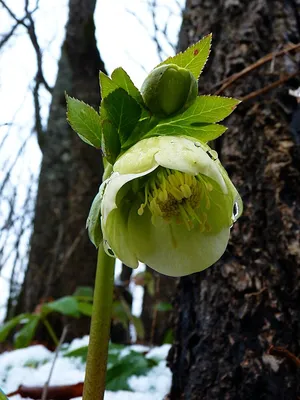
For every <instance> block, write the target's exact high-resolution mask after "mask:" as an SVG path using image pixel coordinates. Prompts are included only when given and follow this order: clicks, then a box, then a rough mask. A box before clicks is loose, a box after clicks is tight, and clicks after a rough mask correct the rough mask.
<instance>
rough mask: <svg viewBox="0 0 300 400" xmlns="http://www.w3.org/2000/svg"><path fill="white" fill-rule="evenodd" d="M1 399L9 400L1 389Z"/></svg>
mask: <svg viewBox="0 0 300 400" xmlns="http://www.w3.org/2000/svg"><path fill="white" fill-rule="evenodd" d="M0 400H8V398H7V397H6V396H5V394H4V393H3V392H2V390H1V389H0Z"/></svg>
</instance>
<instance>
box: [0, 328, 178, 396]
mask: <svg viewBox="0 0 300 400" xmlns="http://www.w3.org/2000/svg"><path fill="white" fill-rule="evenodd" d="M87 344H88V337H87V336H85V337H84V338H82V339H75V340H73V342H72V343H71V344H70V345H69V346H65V347H67V350H68V351H71V350H72V351H73V350H75V349H77V348H80V347H82V346H86V345H87ZM169 349H170V345H163V346H161V347H154V348H152V349H150V348H149V347H147V346H141V345H132V346H128V347H126V348H125V349H123V350H121V352H120V355H121V357H125V356H126V355H128V354H129V352H130V350H134V351H135V352H141V353H145V352H148V353H147V355H146V357H147V358H151V359H155V360H157V361H158V365H156V366H154V367H153V368H151V369H150V370H149V371H148V373H147V374H146V375H142V376H134V375H133V376H131V377H130V378H129V379H128V381H127V382H128V385H129V387H130V388H131V389H132V390H133V391H132V392H130V391H124V390H120V391H117V392H111V391H106V393H105V400H162V399H163V398H164V396H165V395H166V394H167V393H168V392H169V389H170V385H171V372H170V370H169V369H168V368H167V366H166V361H165V359H166V356H167V354H168V351H169ZM63 352H64V351H63V350H62V351H61V353H60V354H59V356H58V358H57V361H56V363H55V368H54V371H53V374H52V378H51V381H50V385H68V384H76V383H78V382H83V380H84V374H85V372H84V371H85V365H84V363H83V362H82V361H81V359H80V358H70V357H63ZM53 357H54V353H52V352H50V351H49V350H47V349H46V348H45V347H44V346H41V345H36V346H30V347H28V348H25V349H20V350H15V351H11V352H5V353H3V354H0V387H1V389H2V390H3V391H4V393H10V392H13V391H15V390H17V388H18V387H19V385H21V384H22V385H26V386H42V385H43V384H44V383H45V381H46V380H47V379H48V376H49V371H50V368H51V366H52V360H53ZM10 399H11V400H21V399H22V398H21V397H20V396H19V395H15V396H12V397H10ZM23 400H24V399H23ZM28 400H30V399H28ZM74 400H75V399H74ZM76 400H81V398H79V397H78V398H76Z"/></svg>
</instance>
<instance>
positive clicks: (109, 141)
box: [101, 106, 121, 164]
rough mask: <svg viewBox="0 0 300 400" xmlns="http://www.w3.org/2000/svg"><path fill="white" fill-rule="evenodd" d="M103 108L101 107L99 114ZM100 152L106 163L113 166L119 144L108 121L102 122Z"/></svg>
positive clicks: (118, 152) (115, 132)
mask: <svg viewBox="0 0 300 400" xmlns="http://www.w3.org/2000/svg"><path fill="white" fill-rule="evenodd" d="M103 110H104V108H103V106H102V110H101V113H102V114H103V112H102V111H103ZM102 135H103V136H102V151H103V154H104V156H105V157H106V158H107V161H108V162H109V163H110V164H114V162H115V161H116V158H117V157H118V155H119V154H120V151H121V143H120V138H119V134H118V130H117V128H116V127H115V126H114V124H113V123H112V121H110V120H109V119H104V120H102Z"/></svg>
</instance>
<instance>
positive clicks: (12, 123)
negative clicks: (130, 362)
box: [0, 0, 184, 321]
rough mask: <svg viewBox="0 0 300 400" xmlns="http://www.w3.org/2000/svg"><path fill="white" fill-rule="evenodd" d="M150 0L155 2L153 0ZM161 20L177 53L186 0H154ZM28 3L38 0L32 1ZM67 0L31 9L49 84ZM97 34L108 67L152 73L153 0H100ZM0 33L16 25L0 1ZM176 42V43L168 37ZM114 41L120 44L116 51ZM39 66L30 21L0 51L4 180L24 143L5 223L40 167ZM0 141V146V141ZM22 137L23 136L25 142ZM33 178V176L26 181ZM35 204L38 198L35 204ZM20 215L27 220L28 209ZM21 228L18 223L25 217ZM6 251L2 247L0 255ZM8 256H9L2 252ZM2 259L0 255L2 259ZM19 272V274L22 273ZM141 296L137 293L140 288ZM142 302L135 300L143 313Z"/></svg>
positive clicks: (16, 6) (10, 245) (44, 96)
mask: <svg viewBox="0 0 300 400" xmlns="http://www.w3.org/2000/svg"><path fill="white" fill-rule="evenodd" d="M24 2H25V0H6V4H7V5H8V6H9V7H10V8H11V9H12V11H13V12H14V13H15V15H16V16H17V17H18V18H22V17H23V15H24V11H23V10H24ZM151 2H153V1H152V0H151ZM156 3H157V8H156V19H155V23H156V24H157V26H158V27H159V28H160V29H161V30H164V28H165V29H166V35H163V34H161V33H159V34H158V36H157V40H158V41H159V43H160V45H161V46H162V49H163V54H162V57H163V59H164V58H166V57H168V56H171V55H173V54H174V46H176V43H177V36H178V31H179V28H180V24H181V10H182V8H183V6H184V0H157V1H156ZM29 4H30V7H29V8H30V9H32V8H34V6H35V4H36V2H35V1H29ZM67 14H68V1H66V0H51V1H48V0H40V1H39V8H38V10H37V11H36V12H35V14H34V20H35V28H36V32H37V36H38V40H39V45H40V47H41V48H42V49H43V71H44V75H45V78H46V80H47V82H48V83H49V85H50V86H53V85H54V84H55V79H56V73H57V61H58V59H59V55H60V46H61V43H62V41H63V38H64V27H65V24H66V21H67ZM94 18H95V24H96V38H97V43H98V48H99V50H100V54H101V57H102V59H103V60H104V63H105V67H106V70H107V71H108V73H111V72H112V71H113V69H115V68H117V67H119V66H122V67H123V68H124V69H125V70H126V71H127V72H128V74H129V75H130V76H131V78H132V80H133V82H134V83H135V84H136V85H137V86H138V87H140V86H141V84H142V82H143V80H144V79H145V77H146V75H147V73H149V72H150V71H151V69H152V68H154V67H155V66H156V65H157V64H158V63H159V62H160V59H159V56H158V52H157V47H156V45H155V42H154V41H153V35H154V34H155V30H154V23H153V16H152V13H151V10H150V8H149V6H148V1H143V0H131V1H130V2H128V1H126V0H114V1H111V0H98V2H97V7H96V11H95V15H94ZM0 20H1V25H0V40H1V35H2V34H5V33H6V32H8V31H9V30H10V29H11V26H12V24H13V20H12V19H11V17H10V16H9V15H8V13H7V12H6V10H4V9H3V8H1V6H0ZM170 43H172V44H173V47H172V46H171V45H170ZM116 49H117V51H116ZM35 73H36V58H35V52H34V50H33V47H32V45H31V42H30V40H29V38H28V35H27V32H26V31H25V28H23V27H19V28H18V29H17V31H16V33H15V35H14V36H13V38H11V39H10V41H9V42H8V43H7V44H6V45H5V46H4V48H3V49H2V51H1V52H0V110H1V111H2V112H0V165H1V168H2V169H1V170H0V185H1V182H2V181H3V179H4V176H5V174H6V172H7V171H8V170H9V169H10V167H11V165H12V164H13V163H14V160H15V159H16V158H17V153H18V151H19V149H20V148H21V146H22V145H23V152H22V157H19V158H18V161H17V162H16V163H15V165H14V167H13V172H12V174H11V177H10V183H9V184H8V185H6V187H5V193H4V195H3V194H2V195H1V197H0V226H1V225H3V221H6V218H7V215H8V214H9V198H10V196H11V194H12V193H13V191H14V190H16V191H17V199H16V201H17V205H18V208H19V209H20V210H21V209H22V207H23V204H24V202H25V200H26V194H27V191H28V188H30V190H32V193H33V196H34V193H35V192H36V189H37V188H36V180H34V179H33V177H35V178H37V177H38V173H39V166H40V162H41V153H40V150H39V148H38V145H37V141H36V137H35V134H34V132H33V121H34V108H33V101H32V92H31V91H32V88H33V85H34V76H35ZM40 99H41V104H42V108H41V113H42V118H43V124H44V126H46V123H47V117H48V111H49V103H50V100H51V97H50V95H49V93H48V92H47V91H46V90H45V89H43V88H42V89H41V90H40ZM1 143H2V146H1ZM24 143H25V144H24ZM29 183H30V184H29ZM32 206H33V205H32ZM22 218H23V219H24V220H25V224H27V225H28V226H29V225H30V213H29V215H24V216H22ZM16 229H17V230H18V229H19V230H21V229H22V226H21V220H20V222H18V221H17V223H16ZM29 234H30V230H29V229H27V231H26V234H25V235H23V238H22V243H21V246H20V253H21V254H20V260H21V261H19V262H22V263H23V264H24V266H25V265H26V251H27V244H28V240H29ZM15 242H16V235H13V234H10V235H9V236H8V237H7V236H5V235H3V234H2V236H0V245H1V244H2V243H5V249H6V250H5V251H6V255H4V256H6V257H7V262H6V268H5V269H3V270H2V271H0V321H1V318H3V315H4V313H5V306H4V305H5V301H6V298H7V293H8V287H9V286H8V285H9V278H10V275H11V270H12V268H13V264H14V257H15V254H14V250H13V249H14V246H15ZM0 256H1V255H0ZM4 258H5V257H4ZM0 264H1V262H0ZM19 278H20V279H21V276H20V277H19ZM139 296H140V295H139ZM138 309H139V306H136V310H137V311H136V313H138Z"/></svg>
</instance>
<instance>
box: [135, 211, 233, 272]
mask: <svg viewBox="0 0 300 400" xmlns="http://www.w3.org/2000/svg"><path fill="white" fill-rule="evenodd" d="M149 214H150V212H149V210H145V213H144V214H143V215H142V216H139V215H137V212H136V210H135V209H134V208H132V210H131V212H130V215H129V220H128V234H129V238H130V243H131V246H133V245H134V248H135V249H136V254H137V257H138V259H139V260H140V261H141V262H143V263H145V264H147V265H149V267H151V268H153V269H154V270H156V271H158V272H160V273H162V274H164V275H168V276H184V275H189V274H192V273H195V272H198V271H202V270H204V269H206V268H208V267H209V266H211V265H212V264H213V263H215V262H216V261H217V260H218V259H219V258H220V257H221V256H222V254H223V253H224V251H225V249H226V246H227V243H228V239H229V232H230V229H229V227H224V229H222V230H221V231H219V232H218V233H215V234H210V233H207V232H203V233H202V232H201V231H200V229H199V227H195V228H194V229H192V230H191V231H187V229H186V227H185V225H183V224H180V225H179V224H176V223H174V224H168V223H166V222H165V221H164V220H163V219H159V220H158V221H157V223H156V225H155V226H154V225H153V224H151V223H149V220H150V215H149Z"/></svg>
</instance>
